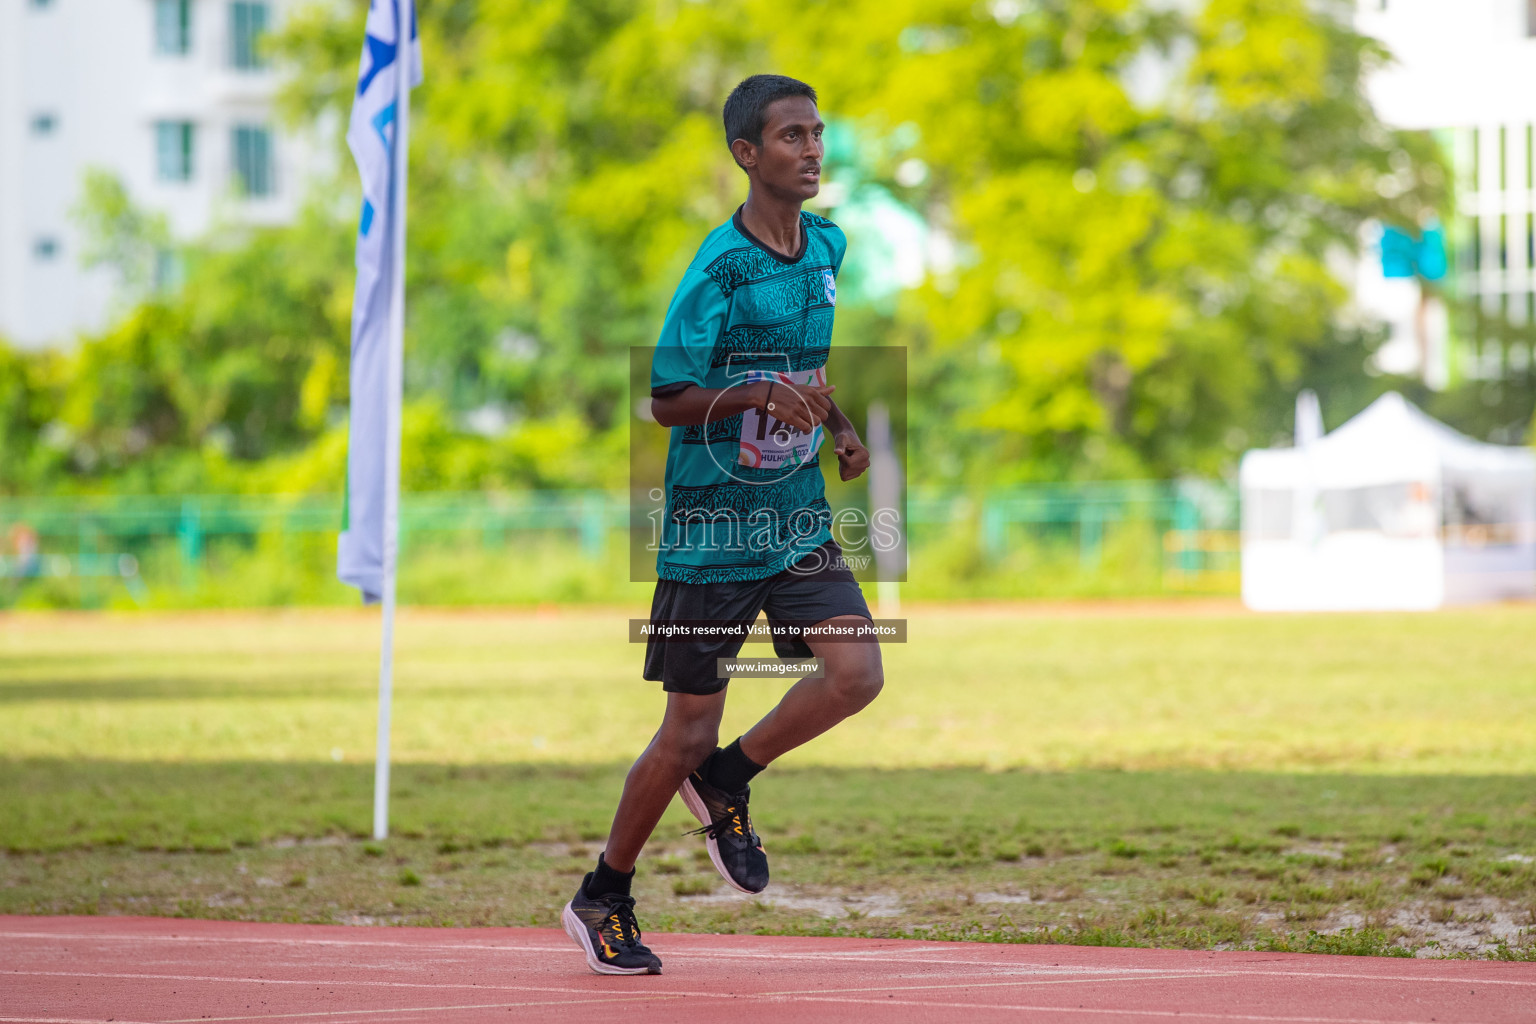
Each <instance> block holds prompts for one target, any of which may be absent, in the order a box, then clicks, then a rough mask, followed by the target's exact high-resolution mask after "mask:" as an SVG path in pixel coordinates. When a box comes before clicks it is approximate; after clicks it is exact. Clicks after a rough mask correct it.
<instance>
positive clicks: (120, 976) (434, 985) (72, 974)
mask: <svg viewBox="0 0 1536 1024" xmlns="http://www.w3.org/2000/svg"><path fill="white" fill-rule="evenodd" d="M5 974H10V975H19V976H23V977H42V978H112V979H116V980H119V981H190V982H205V983H210V984H221V985H296V986H298V985H302V986H304V987H306V988H311V987H313V988H317V989H318V988H326V987H331V988H341V987H352V988H414V989H422V988H425V989H474V990H476V991H484V992H550V993H556V992H569V993H572V994H574V995H588V994H590V993H591V992H592V989H590V988H565V987H561V986H559V985H500V984H484V983H479V982H464V983H462V984H458V983H454V982H439V981H424V982H415V981H376V980H369V979H337V978H255V977H230V976H227V975H212V974H148V973H142V972H134V973H128V972H106V971H30V970H9V971H0V975H5ZM951 977H952V978H953V977H954V976H951ZM978 977H991V975H980V976H978ZM1210 977H1216V975H1211V974H1205V973H1202V974H1187V973H1185V974H1180V973H1168V974H1155V975H1151V976H1148V975H1145V974H1137V975H1130V976H1124V977H1105V976H1103V975H1092V976H1086V977H1085V976H1078V977H1071V978H1034V979H1021V978H1009V979H1007V980H1004V981H965V980H958V979H956V980H950V981H944V982H926V983H923V984H902V983H901V981H899V980H897V979H888V980H887V981H886V982H885V983H883V984H880V985H862V986H857V987H849V988H814V989H783V990H779V991H770V992H762V993H750V992H743V993H741V994H742V995H744V996H754V997H755V996H757V995H763V996H795V995H814V994H817V993H828V992H833V993H855V992H890V991H898V992H917V991H922V990H927V989H947V988H1016V987H1018V986H1021V985H1084V984H1098V983H1101V982H1113V981H1181V980H1189V979H1203V978H1210ZM667 994H668V995H671V996H688V997H690V998H691V997H700V998H709V997H712V996H718V995H720V991H719V990H718V989H706V990H702V991H698V992H693V991H682V990H679V989H668V990H667Z"/></svg>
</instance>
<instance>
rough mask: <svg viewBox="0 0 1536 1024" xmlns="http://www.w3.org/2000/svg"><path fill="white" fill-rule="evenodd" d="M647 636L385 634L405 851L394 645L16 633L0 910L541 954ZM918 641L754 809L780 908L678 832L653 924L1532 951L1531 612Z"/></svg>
mask: <svg viewBox="0 0 1536 1024" xmlns="http://www.w3.org/2000/svg"><path fill="white" fill-rule="evenodd" d="M642 614H643V611H642V610H631V609H618V610H610V611H601V610H581V611H570V610H567V611H558V612H550V613H548V614H534V613H507V612H490V611H483V612H476V611H463V612H452V613H448V612H432V611H415V610H412V611H407V612H404V613H402V618H401V621H400V626H399V630H398V637H399V640H398V647H397V652H398V653H397V677H396V679H397V681H396V705H395V723H396V727H395V731H394V751H395V763H396V765H397V771H396V782H397V785H396V789H395V794H394V804H393V806H394V822H395V833H396V834H395V837H394V838H392V839H390V840H389V841H387V842H386V843H384V844H373V843H371V842H369V841H368V840H367V838H366V835H367V831H368V828H369V822H370V813H371V801H370V787H371V758H372V743H373V728H374V689H375V681H376V671H377V669H376V658H377V650H376V645H377V636H378V627H377V613H370V612H362V611H359V612H343V611H335V610H330V611H290V612H279V613H269V614H253V613H198V614H184V615H171V614H155V615H121V616H118V615H32V614H13V615H9V616H4V617H0V703H3V704H4V706H5V711H4V713H3V714H0V787H3V790H0V791H3V792H4V794H5V796H4V798H3V800H0V846H3V847H5V849H6V850H7V851H8V852H7V853H6V854H5V856H4V858H3V860H0V912H24V913H26V912H71V913H171V914H184V915H192V916H230V917H239V918H250V919H295V920H316V921H335V920H342V921H347V920H377V921H389V922H407V923H442V924H452V923H458V924H468V923H501V924H528V923H533V924H540V925H553V924H554V923H555V919H556V915H557V913H558V908H559V906H560V905H561V904H562V903H563V902H564V900H565V899H566V898H567V896H568V895H569V890H571V889H572V888H573V887H574V885H575V884H576V881H577V880H578V878H579V874H580V872H581V871H584V870H586V865H587V863H588V862H589V861H590V860H591V859H593V858H595V856H596V852H597V850H598V849H599V848H600V842H601V839H602V837H603V835H604V834H605V832H606V826H607V818H608V815H609V814H610V813H611V809H612V802H613V800H614V799H615V797H616V796H617V792H618V788H619V785H620V783H621V781H622V777H623V772H624V769H625V767H626V766H627V764H628V762H629V760H631V759H632V758H633V756H634V754H635V753H636V752H637V751H638V750H639V748H640V747H641V746H642V745H643V744H644V743H645V742H646V740H647V739H648V738H649V736H650V733H651V731H652V730H653V729H654V727H655V722H656V720H657V718H658V716H659V713H660V709H661V706H662V698H661V694H660V693H659V690H658V687H657V686H656V684H652V683H646V682H643V681H642V680H640V678H639V672H638V665H639V658H640V653H641V648H640V647H639V646H635V645H630V644H628V643H627V642H626V635H625V634H626V629H625V619H626V618H628V617H629V616H630V615H642ZM907 617H908V619H909V620H910V637H911V639H910V642H909V643H907V644H905V645H891V646H888V647H887V648H886V651H885V658H886V677H887V685H886V691H885V693H884V694H882V696H881V697H880V699H879V700H878V701H877V702H876V703H875V704H874V705H873V706H872V707H871V708H870V709H869V710H868V711H866V712H865V713H864V714H863V715H861V716H859V717H858V718H857V719H855V720H853V721H852V722H849V723H847V724H845V725H844V726H842V727H840V728H839V729H838V730H836V731H834V732H833V733H832V734H829V735H828V736H826V737H823V738H822V739H820V740H818V741H816V742H815V743H814V744H812V745H810V746H809V747H807V748H804V749H803V750H801V751H797V752H795V753H794V754H792V755H790V756H789V757H787V758H785V759H784V761H782V762H781V763H780V764H778V765H775V767H774V769H773V770H772V771H771V772H770V773H769V774H767V775H765V776H763V779H762V782H761V784H759V785H757V786H755V787H754V789H755V793H756V799H755V800H754V810H755V812H756V815H757V817H758V819H759V830H760V831H761V832H762V833H763V835H764V839H765V842H766V845H767V848H768V850H769V852H770V854H771V855H772V856H773V858H774V860H773V865H774V871H775V884H774V887H773V888H772V889H770V890H769V892H768V893H767V894H765V896H764V897H761V898H758V899H755V900H753V899H742V898H738V897H736V896H735V895H734V894H727V892H728V891H727V890H726V889H725V887H724V885H723V883H722V884H716V882H717V881H718V880H717V879H716V878H715V876H714V875H713V872H712V870H711V869H710V868H709V866H708V864H707V862H701V859H700V853H701V851H700V850H699V849H698V847H697V846H696V843H697V840H694V839H685V838H683V837H682V836H681V835H680V833H681V832H682V831H683V830H684V829H686V828H688V827H690V826H691V824H692V822H691V820H690V819H688V818H687V817H686V815H685V814H684V813H683V812H682V810H681V807H680V806H674V808H673V810H672V811H671V812H669V815H668V817H667V819H666V820H665V821H664V822H663V825H662V827H661V829H659V830H658V833H657V836H656V838H655V839H654V840H653V843H652V848H651V850H650V851H649V856H648V858H647V861H646V863H645V864H644V865H643V866H642V871H641V875H640V879H639V882H638V883H637V893H638V894H639V895H640V896H641V899H642V911H643V916H642V922H643V923H644V924H646V925H647V926H648V927H649V928H651V929H653V930H659V929H662V928H676V929H687V930H732V931H740V930H748V931H775V932H786V931H788V932H810V933H816V932H837V933H849V932H860V933H870V934H886V935H928V936H935V937H972V938H985V939H994V940H1003V941H1077V942H1100V943H1155V944H1161V945H1176V946H1187V947H1197V948H1198V947H1212V946H1248V947H1259V948H1292V949H1333V950H1339V951H1352V952H1386V951H1391V950H1397V951H1400V952H1402V951H1410V950H1413V949H1425V950H1429V951H1432V952H1435V951H1438V952H1441V953H1446V952H1462V953H1473V954H1476V955H1502V956H1519V957H1532V956H1536V952H1533V950H1536V941H1533V939H1536V928H1533V926H1536V863H1533V861H1536V787H1533V785H1532V783H1533V778H1536V740H1533V739H1532V737H1536V642H1532V641H1531V639H1530V638H1531V637H1532V636H1533V635H1536V629H1533V627H1536V608H1530V607H1508V608H1496V609H1481V610H1477V611H1465V612H1448V613H1441V614H1434V615H1370V616H1326V617H1325V616H1274V617H1260V616H1251V615H1246V614H1242V613H1241V612H1238V611H1237V610H1236V609H1235V608H1234V607H1232V606H1229V605H1216V606H1212V605H1209V604H1195V605H1179V604H1161V605H1144V606H1133V607H1129V608H1127V607H1120V608H1114V607H1072V606H1065V607H1062V606H1055V607H1047V606H1035V607H1030V606H1018V605H1014V606H993V607H988V606H980V607H970V608H962V607H955V606H947V607H946V606H928V607H918V608H913V609H909V610H908V613H907ZM748 653H766V649H764V650H763V651H761V652H753V651H751V650H750V649H749V651H748ZM783 686H784V684H782V683H778V682H770V681H760V680H743V681H740V682H738V683H736V684H734V685H733V694H732V700H731V706H730V709H729V711H728V714H727V721H726V725H725V730H726V733H727V736H731V735H735V734H736V733H737V732H739V731H740V730H741V729H742V728H744V727H745V726H746V725H747V724H749V723H750V722H751V721H752V720H753V718H754V717H755V716H756V715H758V714H760V713H761V712H762V711H764V710H766V708H767V707H769V706H770V705H771V704H772V702H773V701H774V700H775V699H776V698H777V695H778V693H779V692H781V691H782V689H783Z"/></svg>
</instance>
